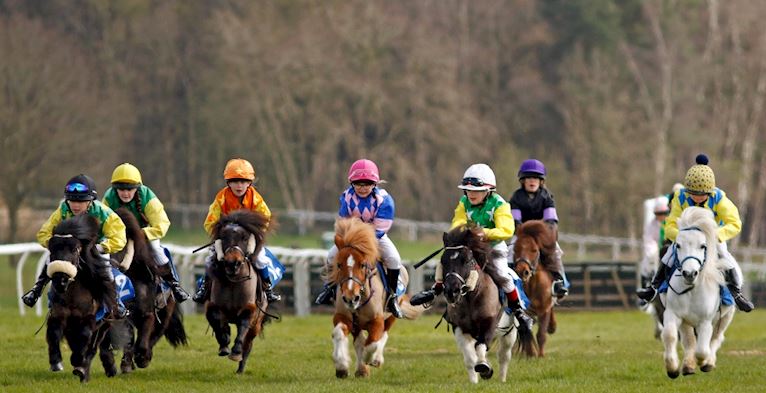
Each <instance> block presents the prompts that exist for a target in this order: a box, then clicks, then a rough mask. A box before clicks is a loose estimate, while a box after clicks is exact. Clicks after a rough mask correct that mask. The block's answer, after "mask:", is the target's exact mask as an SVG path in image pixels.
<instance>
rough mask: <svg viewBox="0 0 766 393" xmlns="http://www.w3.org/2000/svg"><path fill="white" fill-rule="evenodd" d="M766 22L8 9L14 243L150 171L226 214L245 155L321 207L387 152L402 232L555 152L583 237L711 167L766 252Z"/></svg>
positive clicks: (618, 232) (283, 197)
mask: <svg viewBox="0 0 766 393" xmlns="http://www.w3.org/2000/svg"><path fill="white" fill-rule="evenodd" d="M764 18H766V2H755V1H748V0H732V1H721V0H707V1H701V0H645V1H641V0H625V1H617V0H583V1H568V0H547V1H539V2H538V1H530V0H505V1H500V0H486V1H485V0H480V1H470V0H422V1H407V0H401V1H393V0H392V1H333V0H329V1H280V2H269V1H250V0H215V1H213V0H211V1H188V0H112V1H100V0H0V91H2V93H0V154H2V157H3V160H2V164H0V198H2V201H3V203H4V205H5V207H6V209H7V210H8V212H9V217H10V223H9V227H7V226H5V225H3V226H2V228H0V231H6V232H5V233H4V234H3V233H1V232H0V235H2V236H0V238H3V239H10V240H13V238H14V233H15V228H16V227H17V226H18V225H19V223H18V222H17V221H18V220H17V218H16V217H17V215H16V214H17V212H18V209H19V208H20V207H21V206H23V205H24V204H25V203H27V201H28V200H29V199H30V198H31V197H35V196H45V197H51V196H55V197H58V196H60V194H61V190H62V187H63V184H64V182H65V181H66V180H67V179H68V178H69V177H71V176H73V175H75V174H77V173H80V172H85V173H88V174H91V175H92V176H94V178H96V180H97V182H98V185H99V189H100V190H101V191H103V189H104V187H106V186H107V185H108V181H109V176H110V174H111V171H112V169H113V168H114V167H115V166H116V165H118V164H120V163H121V162H125V161H129V162H131V163H134V164H135V165H137V166H138V167H139V168H140V169H141V171H142V174H143V176H144V180H145V183H147V184H148V185H149V186H151V187H152V188H153V189H154V190H155V191H156V192H157V193H158V194H159V196H160V197H161V199H162V200H163V201H164V202H165V203H209V202H210V200H211V199H212V197H213V195H214V193H215V192H216V191H217V189H219V188H220V187H222V186H223V180H222V176H221V175H222V170H223V166H224V164H225V162H226V161H227V159H229V158H231V157H237V156H239V157H244V158H247V159H249V160H250V161H251V162H253V164H254V165H255V167H256V170H257V172H258V177H259V181H258V184H257V186H258V188H259V189H260V190H261V192H262V193H263V194H264V196H265V198H266V200H267V201H268V203H269V205H270V206H272V207H282V208H299V209H316V210H334V209H336V208H337V196H338V194H339V193H340V192H341V190H342V189H343V187H344V185H345V175H346V170H347V168H348V166H349V165H350V164H351V163H352V162H353V161H354V160H355V159H357V158H361V157H367V158H370V159H373V160H375V161H376V162H377V163H378V164H379V166H380V169H381V172H382V176H383V177H384V178H385V179H386V180H388V184H387V185H386V188H387V189H389V191H390V192H391V193H392V194H393V195H394V196H395V198H396V202H397V215H398V216H401V217H407V218H413V219H421V220H441V221H443V220H448V219H449V218H450V217H451V214H452V210H453V209H454V206H455V204H456V203H457V200H458V198H459V196H460V193H459V190H458V189H457V188H456V187H455V186H456V185H457V183H458V181H459V180H460V178H461V177H462V173H463V171H464V170H465V168H466V167H467V166H468V165H470V164H471V163H475V162H486V163H488V164H490V165H491V166H492V167H493V168H494V169H495V172H496V173H497V175H498V182H499V191H500V193H501V194H502V195H503V196H504V197H506V198H507V197H508V196H509V195H510V194H511V193H512V192H513V190H514V189H515V188H517V187H518V182H517V181H516V177H515V176H516V171H517V168H518V165H519V164H520V163H521V161H522V160H523V159H526V158H528V157H535V158H538V159H540V160H542V161H543V162H545V163H546V165H547V166H548V170H549V179H548V182H547V184H548V186H549V188H550V189H551V190H552V191H553V192H554V194H555V195H556V201H557V205H558V210H559V215H560V218H561V220H562V223H561V224H562V228H563V230H565V231H569V232H577V233H594V234H602V235H614V236H633V235H635V233H637V232H639V231H640V226H641V211H640V206H641V203H642V201H643V200H644V199H645V198H648V197H652V196H654V195H659V194H660V193H664V192H668V191H669V190H670V187H671V185H672V184H673V183H675V182H677V181H681V180H682V178H683V176H684V173H685V171H686V169H687V168H688V167H689V166H690V165H691V164H693V159H694V156H695V155H696V154H697V153H698V152H703V151H704V152H706V153H707V154H708V155H709V156H710V157H711V166H712V167H713V169H714V170H715V172H716V175H717V181H718V184H719V186H720V187H721V188H723V189H724V190H726V191H727V192H728V194H729V195H730V196H731V197H732V199H733V200H734V201H735V203H737V205H738V206H739V208H740V211H741V213H742V215H743V219H744V234H743V236H742V237H741V240H742V241H744V242H745V243H749V244H752V245H757V244H759V243H760V244H763V243H764V238H766V231H764V230H763V229H764V228H763V223H764V222H766V220H764V219H763V218H764V215H766V211H764V209H763V205H764V203H763V202H764V198H766V176H758V175H757V174H758V173H761V172H763V171H764V170H765V169H766V154H765V153H764V151H763V149H761V148H759V147H760V146H762V145H763V142H764V140H763V139H764V132H763V131H762V129H761V125H762V124H763V123H764V119H763V117H764V114H763V107H764V92H766V29H764V28H763V27H762V23H761V21H762V20H763V19H764ZM51 208H53V207H52V206H51ZM6 228H7V229H6Z"/></svg>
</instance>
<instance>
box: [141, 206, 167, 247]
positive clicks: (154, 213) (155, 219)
mask: <svg viewBox="0 0 766 393" xmlns="http://www.w3.org/2000/svg"><path fill="white" fill-rule="evenodd" d="M144 215H145V216H146V219H147V221H149V225H147V226H145V227H144V228H143V231H144V234H146V238H147V239H149V240H156V239H162V238H163V237H165V235H166V234H167V233H168V228H170V219H169V218H168V214H167V213H166V212H165V207H164V206H163V205H162V202H160V200H159V198H152V199H151V200H149V202H148V203H147V204H146V208H145V209H144Z"/></svg>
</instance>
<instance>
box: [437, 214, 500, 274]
mask: <svg viewBox="0 0 766 393" xmlns="http://www.w3.org/2000/svg"><path fill="white" fill-rule="evenodd" d="M483 231H484V230H483V229H482V228H481V227H480V226H478V225H476V223H473V222H471V223H468V224H466V225H460V226H458V227H455V228H453V229H452V230H450V231H449V232H447V233H445V234H444V237H443V240H444V246H445V247H453V246H466V247H467V248H468V249H469V250H471V252H472V253H473V257H474V259H476V263H478V264H479V266H480V267H481V268H482V270H484V272H485V273H487V274H489V275H490V277H492V279H493V280H494V281H495V283H497V284H498V285H501V286H502V285H505V283H506V282H507V281H508V278H507V277H503V276H502V275H501V274H500V273H499V272H498V271H497V268H496V267H495V264H494V263H492V260H493V259H494V258H496V257H498V256H499V253H498V252H497V251H495V250H494V249H492V244H491V243H490V242H488V241H486V240H484V239H485V238H484V236H482V232H483Z"/></svg>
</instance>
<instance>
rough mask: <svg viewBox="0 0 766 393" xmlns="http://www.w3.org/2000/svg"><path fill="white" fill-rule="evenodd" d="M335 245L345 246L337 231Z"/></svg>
mask: <svg viewBox="0 0 766 393" xmlns="http://www.w3.org/2000/svg"><path fill="white" fill-rule="evenodd" d="M335 247H338V248H343V238H342V237H340V235H338V234H337V233H336V234H335Z"/></svg>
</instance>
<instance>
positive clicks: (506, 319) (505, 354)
mask: <svg viewBox="0 0 766 393" xmlns="http://www.w3.org/2000/svg"><path fill="white" fill-rule="evenodd" d="M511 325H513V320H512V319H511V316H510V315H508V314H506V313H503V315H502V316H501V317H500V322H499V323H498V324H497V326H498V329H497V332H495V337H497V339H498V340H500V343H499V346H498V348H497V362H498V364H499V365H500V382H505V380H506V377H507V376H508V364H510V363H511V356H512V353H513V344H514V343H515V342H516V329H513V328H512V326H511ZM504 332H508V334H505V333H504Z"/></svg>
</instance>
